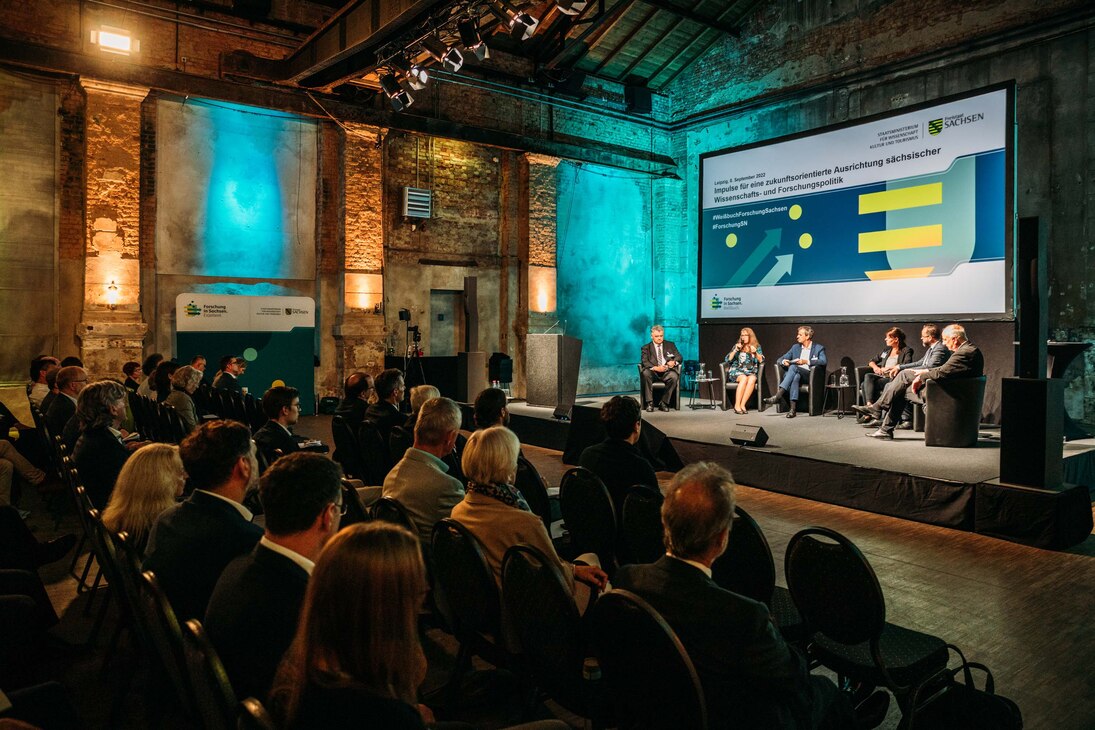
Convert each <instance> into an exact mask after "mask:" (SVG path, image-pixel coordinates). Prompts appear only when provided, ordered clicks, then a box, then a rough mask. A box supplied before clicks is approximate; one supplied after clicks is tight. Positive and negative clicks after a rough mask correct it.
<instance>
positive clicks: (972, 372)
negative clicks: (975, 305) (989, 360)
mask: <svg viewBox="0 0 1095 730" xmlns="http://www.w3.org/2000/svg"><path fill="white" fill-rule="evenodd" d="M943 344H944V345H946V346H947V349H948V350H950V357H948V358H947V360H946V362H944V363H943V364H942V365H939V366H937V367H933V368H918V369H915V370H914V369H912V368H909V369H906V370H902V371H901V372H900V373H898V374H897V377H896V378H894V379H893V380H892V381H890V383H889V385H887V386H886V389H885V390H883V391H882V397H881V398H879V399H878V400H877V401H875V403H874V404H873V405H871V406H852V407H853V408H855V410H857V411H859V412H860V413H862V414H864V415H866V416H871V417H872V418H876V419H882V425H881V426H879V428H878V430H877V431H873V432H871V433H869V434H867V436H869V437H870V438H874V439H880V440H883V441H892V440H893V432H894V428H895V427H896V426H897V421H898V419H899V418H900V416H901V413H902V411H904V410H905V403H906V401H907V400H911V401H913V402H914V403H923V402H924V401H923V399H922V398H921V397H920V395H919V391H920V388H921V387H922V386H923V384H924V382H926V381H928V380H950V379H953V378H979V377H981V376H982V375H984V374H985V356H984V355H982V354H981V351H980V350H979V349H977V347H975V346H974V345H973V344H972V343H971V342H970V341H969V340H967V339H966V328H965V327H963V326H962V325H960V324H949V325H947V326H946V327H944V328H943ZM883 413H885V418H883Z"/></svg>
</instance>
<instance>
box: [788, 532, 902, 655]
mask: <svg viewBox="0 0 1095 730" xmlns="http://www.w3.org/2000/svg"><path fill="white" fill-rule="evenodd" d="M784 566H785V568H784V569H785V573H786V576H787V587H788V589H789V590H790V591H791V597H792V598H793V599H794V601H795V605H796V606H797V607H798V610H799V612H800V613H801V614H802V618H803V620H804V621H805V622H806V624H807V625H808V626H809V627H810V629H812V630H814V631H820V632H821V633H823V634H825V635H826V636H828V637H830V638H832V639H833V640H835V641H838V642H840V643H841V644H848V645H854V644H860V643H863V642H865V641H869V640H870V639H872V638H876V637H878V636H879V635H881V633H882V629H883V628H884V627H885V625H886V601H885V598H884V597H883V595H882V587H881V586H880V585H879V583H878V577H877V576H876V575H875V572H874V570H873V569H872V568H871V565H870V563H868V562H867V558H865V557H864V556H863V553H862V552H860V551H859V548H857V547H856V546H855V545H854V544H852V541H851V540H849V539H848V538H846V537H844V536H843V535H841V534H840V533H838V532H836V531H835V530H830V529H828V528H824V527H807V528H806V529H804V530H800V531H799V532H798V533H797V534H795V536H794V537H792V538H791V541H790V542H789V543H788V545H787V554H786V558H785V562H784Z"/></svg>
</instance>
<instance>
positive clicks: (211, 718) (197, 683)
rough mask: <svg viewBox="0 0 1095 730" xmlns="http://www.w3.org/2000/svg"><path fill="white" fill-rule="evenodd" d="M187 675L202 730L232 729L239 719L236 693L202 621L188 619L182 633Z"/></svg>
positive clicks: (233, 729)
mask: <svg viewBox="0 0 1095 730" xmlns="http://www.w3.org/2000/svg"><path fill="white" fill-rule="evenodd" d="M183 650H184V655H185V657H186V669H187V676H188V677H189V679H190V686H191V687H192V688H193V690H194V701H195V704H196V705H197V707H195V708H194V709H195V711H196V713H197V715H198V717H199V718H201V724H202V728H204V730H235V728H236V722H237V718H238V715H239V713H238V711H237V709H236V708H237V707H238V705H239V703H238V702H237V701H236V693H235V692H234V691H233V690H232V685H231V683H230V682H229V681H228V674H227V672H225V671H224V665H223V664H221V660H220V657H218V656H217V651H216V649H214V648H213V644H212V643H210V641H209V637H208V636H206V635H205V630H204V629H203V628H202V625H201V622H200V621H198V620H197V619H190V620H189V621H187V622H186V631H184V632H183Z"/></svg>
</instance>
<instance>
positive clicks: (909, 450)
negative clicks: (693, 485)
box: [509, 396, 1095, 486]
mask: <svg viewBox="0 0 1095 730" xmlns="http://www.w3.org/2000/svg"><path fill="white" fill-rule="evenodd" d="M607 400H608V397H607V396H606V397H579V398H578V400H577V401H575V405H580V406H589V407H592V408H600V407H601V404H602V403H604V402H605V401H607ZM509 410H510V411H511V412H512V413H513V414H514V415H522V416H531V417H534V418H546V419H551V417H552V411H551V409H550V408H540V407H534V406H529V405H527V404H526V403H524V402H520V401H514V402H512V403H510V405H509ZM643 420H645V421H649V422H650V423H651V424H653V425H655V426H657V427H658V428H659V429H661V430H662V431H663V432H664V433H665V434H666V435H667V436H669V437H670V438H672V439H683V440H687V441H695V442H698V443H704V444H721V445H726V444H729V443H730V437H729V433H730V429H731V428H732V427H733V426H734V425H736V424H746V425H750V426H763V427H764V430H765V432H767V434H768V443H767V444H766V445H765V446H763V447H761V449H760V450H763V451H766V452H770V453H773V454H782V455H785V456H795V457H804V458H808V459H817V460H820V461H829V462H834V463H840V464H856V465H857V466H863V467H868V468H872V469H881V470H883V471H891V472H901V473H903V474H909V475H912V476H923V477H931V478H933V479H944V480H950V481H956V482H965V483H977V482H989V481H994V480H998V479H999V478H1000V429H999V427H989V428H983V429H982V430H981V437H980V439H978V441H977V447H976V448H967V449H952V448H946V447H941V446H925V445H924V434H923V433H917V432H915V431H902V430H898V431H895V432H894V440H893V441H876V440H875V439H870V438H867V437H866V434H867V433H869V431H868V430H867V429H865V428H863V426H861V425H859V424H857V423H856V419H855V416H845V417H844V418H837V417H836V415H835V414H834V415H826V416H808V415H805V414H799V415H798V417H796V418H787V417H786V414H784V413H777V412H776V408H775V406H771V407H769V408H768V409H767V410H766V411H764V412H763V413H757V412H756V411H750V412H749V413H748V414H746V415H744V416H739V415H737V414H736V413H734V412H733V411H723V410H721V409H720V408H718V407H716V408H715V409H714V410H710V409H697V410H691V409H689V408H688V405H687V399H686V401H685V404H684V405H683V406H682V408H681V410H679V411H669V412H668V413H663V412H661V411H654V412H653V413H646V412H643ZM1064 449H1065V451H1064V456H1065V464H1066V479H1067V480H1068V481H1070V482H1072V483H1079V484H1086V485H1088V486H1092V484H1093V481H1095V480H1092V479H1091V478H1089V477H1090V476H1091V471H1090V469H1091V467H1090V466H1088V465H1084V466H1082V465H1081V463H1080V462H1089V461H1090V462H1095V454H1092V453H1090V452H1092V451H1095V439H1085V440H1082V441H1070V442H1068V443H1066V444H1065V445H1064ZM1084 455H1086V456H1084ZM1081 456H1083V457H1084V458H1082V459H1079V461H1076V459H1077V457H1081ZM1070 462H1075V463H1072V464H1070ZM1070 466H1072V467H1078V468H1073V469H1069V468H1067V467H1070ZM1085 466H1086V468H1084V467H1085ZM1070 472H1072V473H1070ZM1085 477H1087V478H1085Z"/></svg>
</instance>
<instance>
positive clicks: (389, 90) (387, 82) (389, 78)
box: [380, 73, 414, 112]
mask: <svg viewBox="0 0 1095 730" xmlns="http://www.w3.org/2000/svg"><path fill="white" fill-rule="evenodd" d="M380 88H381V90H383V92H384V95H385V96H387V97H388V101H389V102H391V104H392V109H395V110H396V111H397V112H401V111H403V110H404V109H406V108H407V107H409V106H410V105H411V104H413V103H414V97H413V96H411V92H410V91H408V90H407V89H406V88H405V87H403V86H402V85H401V84H400V83H399V79H397V78H396V77H395V74H391V73H386V74H382V75H381V76H380Z"/></svg>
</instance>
